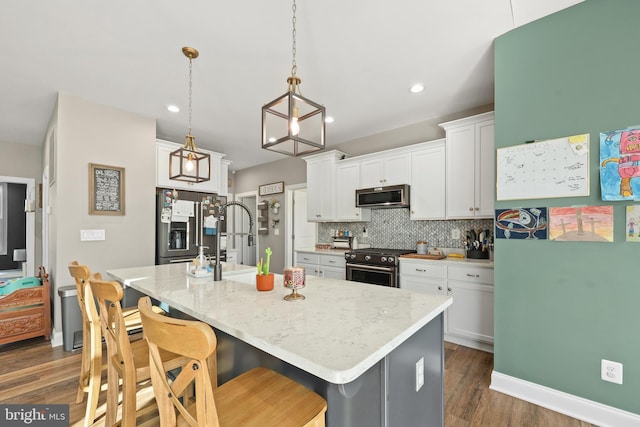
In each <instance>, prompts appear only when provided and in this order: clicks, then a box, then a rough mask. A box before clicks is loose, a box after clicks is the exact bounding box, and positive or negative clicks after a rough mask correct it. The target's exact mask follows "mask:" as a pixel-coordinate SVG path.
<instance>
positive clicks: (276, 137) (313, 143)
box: [262, 0, 325, 156]
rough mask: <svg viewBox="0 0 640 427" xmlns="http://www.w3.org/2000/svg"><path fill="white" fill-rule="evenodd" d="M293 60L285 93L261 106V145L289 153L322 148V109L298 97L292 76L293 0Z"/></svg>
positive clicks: (294, 77)
mask: <svg viewBox="0 0 640 427" xmlns="http://www.w3.org/2000/svg"><path fill="white" fill-rule="evenodd" d="M292 10H293V19H292V20H291V22H292V24H293V32H292V35H293V47H292V54H293V61H292V65H291V76H289V78H287V84H288V89H287V92H286V93H285V94H284V95H282V96H280V97H278V98H276V99H274V100H273V101H271V102H269V103H268V104H265V105H264V106H263V107H262V148H264V149H266V150H271V151H275V152H277V153H281V154H286V155H289V156H300V155H304V154H309V153H313V152H315V151H319V150H322V149H324V146H325V143H324V134H325V122H324V119H325V108H324V107H323V106H322V105H320V104H317V103H315V102H313V101H311V100H310V99H308V98H305V97H303V96H302V93H301V92H300V83H301V80H300V77H298V76H297V75H296V71H297V65H296V2H295V0H294V1H293V7H292Z"/></svg>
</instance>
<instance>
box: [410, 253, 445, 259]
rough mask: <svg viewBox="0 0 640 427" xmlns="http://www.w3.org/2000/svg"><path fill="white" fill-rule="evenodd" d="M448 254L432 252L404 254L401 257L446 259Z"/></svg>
mask: <svg viewBox="0 0 640 427" xmlns="http://www.w3.org/2000/svg"><path fill="white" fill-rule="evenodd" d="M446 257H447V256H446V255H431V254H426V255H422V254H404V255H400V258H418V259H445V258H446Z"/></svg>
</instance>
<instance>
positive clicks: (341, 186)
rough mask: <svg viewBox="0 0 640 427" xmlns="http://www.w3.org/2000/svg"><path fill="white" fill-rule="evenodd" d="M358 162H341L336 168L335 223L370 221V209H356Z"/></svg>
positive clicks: (358, 184) (358, 180)
mask: <svg viewBox="0 0 640 427" xmlns="http://www.w3.org/2000/svg"><path fill="white" fill-rule="evenodd" d="M358 188H361V187H360V162H359V161H353V160H351V159H348V160H341V161H340V162H338V165H337V166H336V221H370V220H371V209H362V208H357V207H356V189H358Z"/></svg>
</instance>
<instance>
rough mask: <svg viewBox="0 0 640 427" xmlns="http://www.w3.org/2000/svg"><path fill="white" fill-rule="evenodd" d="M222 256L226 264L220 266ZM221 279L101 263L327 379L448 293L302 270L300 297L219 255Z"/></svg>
mask: <svg viewBox="0 0 640 427" xmlns="http://www.w3.org/2000/svg"><path fill="white" fill-rule="evenodd" d="M225 264H226V266H225ZM223 266H224V267H226V271H225V268H223V275H222V277H223V280H221V281H218V282H214V281H213V279H212V278H198V279H196V278H193V277H189V276H187V275H186V274H185V266H184V265H183V264H179V265H177V266H176V265H173V266H172V265H168V266H167V265H165V266H150V267H141V268H126V269H119V270H109V271H107V273H108V274H110V275H111V276H113V277H114V278H116V279H117V280H119V281H120V282H121V283H123V284H124V285H126V286H131V287H132V288H134V289H137V290H138V291H140V292H142V293H145V294H147V295H150V296H151V297H153V298H156V299H157V300H159V301H162V302H165V303H167V304H169V305H170V306H172V307H175V308H176V309H178V310H180V311H182V312H184V313H187V314H189V315H191V316H193V317H195V318H197V319H200V320H202V321H204V322H206V323H208V324H210V325H212V326H213V327H215V328H217V329H219V330H221V331H223V332H225V333H227V334H230V335H232V336H234V337H236V338H238V339H240V340H243V341H245V342H247V343H248V344H251V345H252V346H254V347H256V348H258V349H260V350H263V351H265V352H267V353H269V354H271V355H273V356H274V357H277V358H279V359H281V360H283V361H285V362H287V363H289V364H291V365H294V366H297V367H298V368H300V369H303V370H305V371H307V372H309V373H311V374H313V375H315V376H317V377H319V378H322V379H324V380H325V381H328V382H331V383H334V384H346V383H349V382H351V381H353V380H355V379H356V378H358V377H359V376H360V375H362V374H363V373H364V372H365V371H366V370H367V369H369V368H370V367H372V366H373V365H375V364H376V363H377V362H378V361H379V360H381V359H382V358H384V357H385V356H386V355H387V354H389V353H390V352H391V351H392V350H393V349H395V348H396V347H398V346H399V345H400V344H401V343H403V342H404V341H405V340H406V339H407V338H409V337H410V336H411V335H413V334H414V333H415V332H417V331H418V330H419V329H420V328H422V327H423V326H424V325H426V324H427V323H429V322H430V321H431V320H432V319H434V318H435V317H436V316H438V315H439V314H440V313H442V312H443V311H444V310H445V309H446V308H447V307H448V306H449V305H451V302H452V299H451V297H448V296H444V295H435V294H433V295H432V294H423V293H415V292H411V291H408V290H404V289H398V288H388V287H383V286H375V285H368V284H363V283H358V282H349V281H346V280H339V279H329V278H318V277H313V276H308V277H307V278H306V287H305V288H303V289H301V290H299V293H301V294H303V295H304V296H305V297H306V299H305V300H302V301H285V300H284V299H283V297H284V296H285V295H287V294H289V293H291V291H290V290H289V289H287V288H284V287H283V286H282V275H276V277H275V287H274V289H273V290H272V291H267V292H258V291H257V290H256V288H255V272H256V268H255V267H249V266H237V265H233V264H228V263H223Z"/></svg>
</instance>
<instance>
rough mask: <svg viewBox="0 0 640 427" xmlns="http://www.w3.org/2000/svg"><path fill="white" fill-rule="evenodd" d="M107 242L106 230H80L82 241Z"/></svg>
mask: <svg viewBox="0 0 640 427" xmlns="http://www.w3.org/2000/svg"><path fill="white" fill-rule="evenodd" d="M93 240H105V232H104V230H80V241H81V242H88V241H93Z"/></svg>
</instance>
